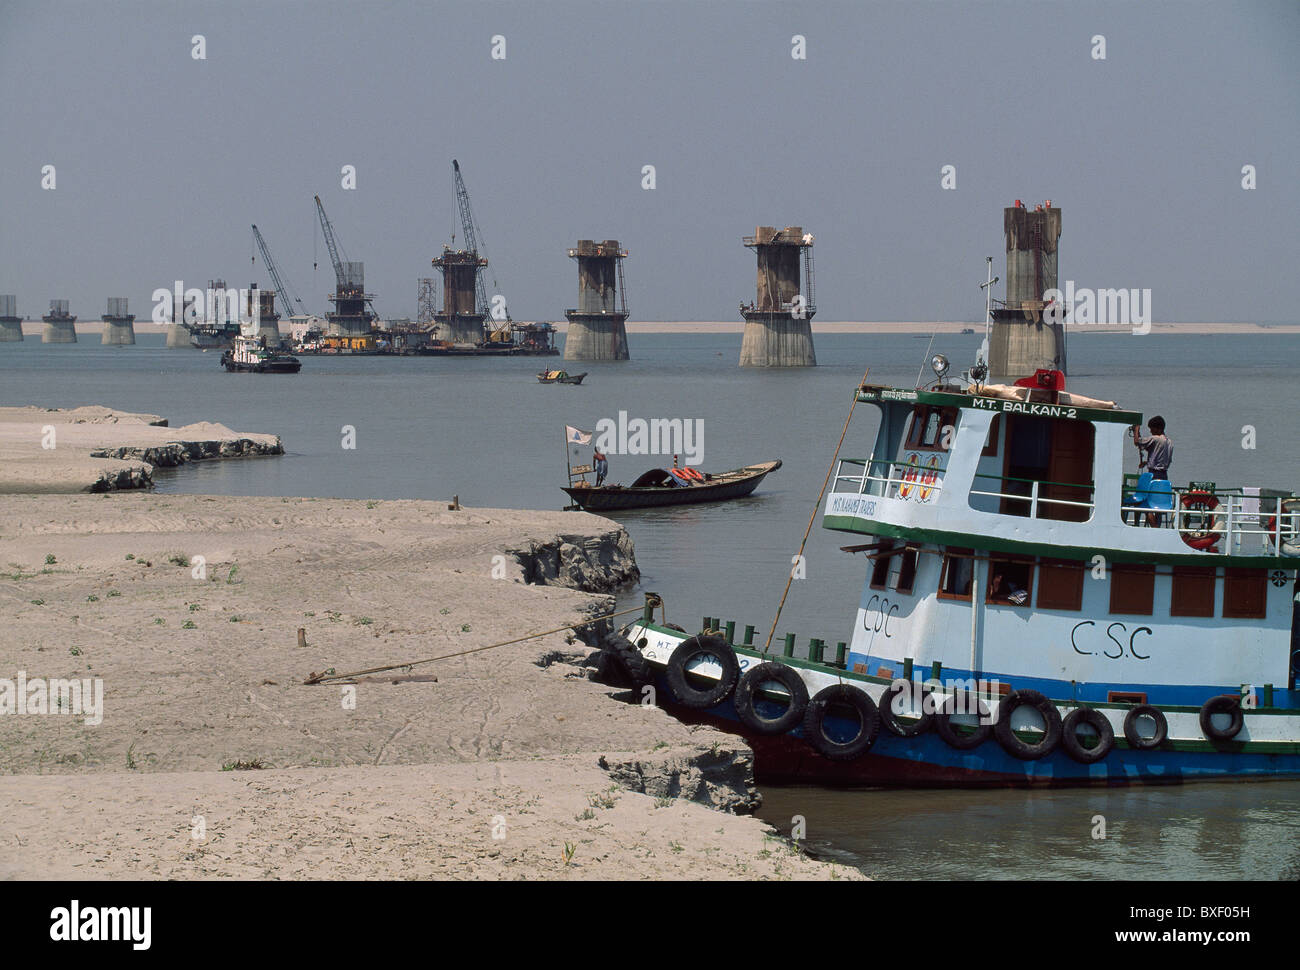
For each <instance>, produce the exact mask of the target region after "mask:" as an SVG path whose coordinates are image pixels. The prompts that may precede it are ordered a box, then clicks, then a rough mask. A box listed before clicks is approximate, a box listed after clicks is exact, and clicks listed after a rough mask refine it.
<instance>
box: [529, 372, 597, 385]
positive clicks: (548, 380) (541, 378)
mask: <svg viewBox="0 0 1300 970" xmlns="http://www.w3.org/2000/svg"><path fill="white" fill-rule="evenodd" d="M586 376H587V372H586V371H583V372H582V373H581V374H570V373H569V372H568V371H562V370H544V371H542V372H541V373H540V374H538V375H537V381H538V383H540V384H581V383H582V379H583V378H584V377H586Z"/></svg>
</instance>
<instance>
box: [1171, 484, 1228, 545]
mask: <svg viewBox="0 0 1300 970" xmlns="http://www.w3.org/2000/svg"><path fill="white" fill-rule="evenodd" d="M1179 504H1180V505H1181V506H1182V507H1183V509H1184V510H1185V512H1190V513H1191V515H1190V517H1191V518H1193V519H1195V518H1199V519H1201V526H1202V527H1201V528H1181V529H1179V530H1178V534H1179V535H1180V536H1182V539H1183V542H1185V543H1187V544H1188V545H1189V546H1191V547H1192V548H1193V549H1202V550H1205V549H1210V548H1212V547H1213V546H1215V545H1216V544H1217V543H1218V541H1219V539H1220V538H1222V536H1223V529H1224V518H1223V513H1222V511H1220V510H1221V509H1222V508H1223V503H1222V502H1220V501H1219V500H1218V499H1217V498H1215V497H1214V496H1213V495H1211V494H1210V493H1209V492H1184V493H1183V497H1182V499H1181V500H1180V502H1179ZM1211 517H1212V518H1211ZM1188 518H1189V516H1187V515H1184V516H1183V521H1187V519H1188ZM1206 519H1208V520H1209V524H1208V526H1206V525H1205V520H1206Z"/></svg>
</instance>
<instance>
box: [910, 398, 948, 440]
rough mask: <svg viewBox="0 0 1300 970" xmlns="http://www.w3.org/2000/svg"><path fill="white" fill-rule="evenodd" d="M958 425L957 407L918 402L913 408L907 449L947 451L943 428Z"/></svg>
mask: <svg viewBox="0 0 1300 970" xmlns="http://www.w3.org/2000/svg"><path fill="white" fill-rule="evenodd" d="M956 425H957V409H956V408H940V407H935V406H933V405H930V404H918V405H917V406H916V407H915V408H913V409H912V426H911V427H910V428H909V429H908V431H907V450H908V451H946V450H947V449H946V448H945V447H944V434H943V429H944V428H947V427H956Z"/></svg>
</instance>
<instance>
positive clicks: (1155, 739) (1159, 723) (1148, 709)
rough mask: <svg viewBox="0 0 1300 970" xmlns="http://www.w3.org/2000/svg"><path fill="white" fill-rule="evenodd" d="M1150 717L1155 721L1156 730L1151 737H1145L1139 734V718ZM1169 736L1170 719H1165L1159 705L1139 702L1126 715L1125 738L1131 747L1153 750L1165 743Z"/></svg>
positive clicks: (1140, 749) (1139, 749)
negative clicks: (1154, 705)
mask: <svg viewBox="0 0 1300 970" xmlns="http://www.w3.org/2000/svg"><path fill="white" fill-rule="evenodd" d="M1142 717H1149V718H1151V720H1152V721H1154V722H1155V725H1156V730H1155V733H1154V734H1153V735H1151V737H1149V738H1144V737H1142V735H1140V734H1138V731H1137V722H1138V718H1142ZM1168 736H1169V721H1167V720H1166V719H1165V715H1164V713H1163V712H1162V711H1161V710H1160V708H1158V707H1153V706H1152V705H1150V704H1139V705H1138V706H1137V707H1134V708H1132V709H1131V710H1130V711H1129V712H1128V713H1127V714H1125V715H1124V740H1125V741H1127V742H1128V746H1129V747H1130V748H1136V749H1137V750H1138V751H1151V750H1154V749H1155V748H1158V747H1160V746H1161V745H1162V744H1164V743H1165V738H1167V737H1168Z"/></svg>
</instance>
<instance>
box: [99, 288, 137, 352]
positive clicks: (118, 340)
mask: <svg viewBox="0 0 1300 970" xmlns="http://www.w3.org/2000/svg"><path fill="white" fill-rule="evenodd" d="M99 342H100V343H101V344H105V345H108V346H113V347H125V346H129V345H131V344H134V343H135V314H133V313H128V312H127V298H126V297H124V296H110V297H109V298H108V312H107V313H105V314H104V331H103V335H102V336H101V337H100V341H99Z"/></svg>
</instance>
